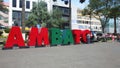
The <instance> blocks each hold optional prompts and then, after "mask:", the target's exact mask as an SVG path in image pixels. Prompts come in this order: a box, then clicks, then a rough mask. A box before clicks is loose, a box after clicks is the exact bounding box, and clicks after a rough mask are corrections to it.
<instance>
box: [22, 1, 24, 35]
mask: <svg viewBox="0 0 120 68" xmlns="http://www.w3.org/2000/svg"><path fill="white" fill-rule="evenodd" d="M22 32H23V33H24V32H25V0H22Z"/></svg>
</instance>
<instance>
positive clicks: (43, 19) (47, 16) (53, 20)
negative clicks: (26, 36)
mask: <svg viewBox="0 0 120 68" xmlns="http://www.w3.org/2000/svg"><path fill="white" fill-rule="evenodd" d="M26 22H27V23H26V25H27V26H36V25H37V24H40V25H41V26H42V27H48V28H51V27H57V28H62V23H63V22H65V20H64V19H63V18H62V13H61V11H60V10H59V9H58V8H55V9H53V11H51V12H48V11H47V4H46V2H44V1H38V2H36V3H35V4H34V5H33V8H32V10H31V13H30V16H29V18H28V20H27V21H26Z"/></svg>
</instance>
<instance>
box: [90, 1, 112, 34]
mask: <svg viewBox="0 0 120 68" xmlns="http://www.w3.org/2000/svg"><path fill="white" fill-rule="evenodd" d="M111 1H112V0H90V3H89V5H88V6H89V7H90V8H91V9H92V13H93V14H94V17H96V16H98V17H96V18H97V19H98V20H100V21H101V25H102V31H103V32H104V29H105V27H106V25H107V23H108V21H109V16H108V15H109V9H110V7H109V5H110V3H111Z"/></svg>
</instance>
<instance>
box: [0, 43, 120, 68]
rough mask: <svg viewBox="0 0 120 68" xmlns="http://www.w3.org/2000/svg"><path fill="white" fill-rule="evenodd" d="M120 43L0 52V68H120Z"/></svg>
mask: <svg viewBox="0 0 120 68" xmlns="http://www.w3.org/2000/svg"><path fill="white" fill-rule="evenodd" d="M119 52H120V43H118V42H103V43H93V44H85V45H84V44H79V45H69V46H55V47H43V48H29V49H16V50H15V49H14V50H0V67H1V68H120V53H119Z"/></svg>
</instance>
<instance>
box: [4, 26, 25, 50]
mask: <svg viewBox="0 0 120 68" xmlns="http://www.w3.org/2000/svg"><path fill="white" fill-rule="evenodd" d="M14 45H18V46H19V47H25V43H24V40H23V37H22V33H21V31H20V27H18V26H13V27H12V29H11V31H10V33H9V36H8V39H7V41H6V44H5V46H4V48H12V47H13V46H14Z"/></svg>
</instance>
